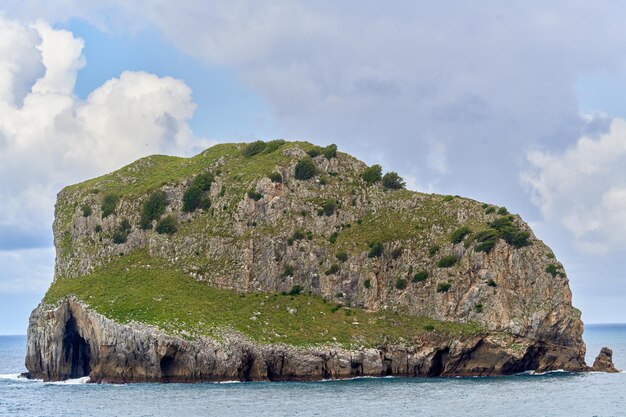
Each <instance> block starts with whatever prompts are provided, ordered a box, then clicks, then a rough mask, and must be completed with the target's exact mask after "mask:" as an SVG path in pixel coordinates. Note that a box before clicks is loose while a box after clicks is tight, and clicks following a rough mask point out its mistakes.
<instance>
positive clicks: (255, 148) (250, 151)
mask: <svg viewBox="0 0 626 417" xmlns="http://www.w3.org/2000/svg"><path fill="white" fill-rule="evenodd" d="M266 146H267V144H266V143H265V142H263V141H262V140H257V141H255V142H251V143H249V144H247V145H246V146H244V148H243V150H242V151H241V154H242V155H243V156H245V157H246V158H250V157H252V156H254V155H258V154H260V153H261V152H263V151H264V150H265V147H266Z"/></svg>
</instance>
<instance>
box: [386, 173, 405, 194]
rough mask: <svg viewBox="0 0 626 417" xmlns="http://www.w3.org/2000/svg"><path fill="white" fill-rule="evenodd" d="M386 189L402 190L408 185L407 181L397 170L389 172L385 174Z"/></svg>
mask: <svg viewBox="0 0 626 417" xmlns="http://www.w3.org/2000/svg"><path fill="white" fill-rule="evenodd" d="M383 187H384V188H385V190H400V189H402V188H404V187H406V183H405V182H404V180H403V179H402V177H401V176H399V175H398V174H397V173H396V172H388V173H386V174H385V175H384V176H383Z"/></svg>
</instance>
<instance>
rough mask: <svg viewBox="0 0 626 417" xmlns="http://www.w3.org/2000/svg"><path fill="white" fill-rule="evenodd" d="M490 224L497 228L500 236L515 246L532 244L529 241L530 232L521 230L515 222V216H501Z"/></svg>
mask: <svg viewBox="0 0 626 417" xmlns="http://www.w3.org/2000/svg"><path fill="white" fill-rule="evenodd" d="M489 226H491V227H492V228H494V229H496V230H497V231H498V236H499V237H500V238H502V239H503V240H504V241H505V242H506V243H508V244H509V245H511V246H513V247H515V248H521V247H523V246H528V245H530V242H529V241H528V239H529V238H530V233H529V232H526V231H523V230H519V229H518V228H517V226H515V224H514V223H513V216H510V215H507V216H503V217H500V218H498V219H496V220H494V221H493V222H491V223H490V224H489Z"/></svg>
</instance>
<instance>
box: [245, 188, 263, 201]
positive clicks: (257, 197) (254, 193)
mask: <svg viewBox="0 0 626 417" xmlns="http://www.w3.org/2000/svg"><path fill="white" fill-rule="evenodd" d="M248 198H251V199H252V200H254V201H259V200H260V199H262V198H263V194H261V193H260V192H258V191H256V190H250V191H248Z"/></svg>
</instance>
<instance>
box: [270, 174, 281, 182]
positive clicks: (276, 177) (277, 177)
mask: <svg viewBox="0 0 626 417" xmlns="http://www.w3.org/2000/svg"><path fill="white" fill-rule="evenodd" d="M268 177H269V179H270V180H271V181H272V182H274V183H281V182H283V176H282V175H280V173H278V172H272V173H271V174H270V175H268Z"/></svg>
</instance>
